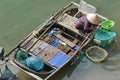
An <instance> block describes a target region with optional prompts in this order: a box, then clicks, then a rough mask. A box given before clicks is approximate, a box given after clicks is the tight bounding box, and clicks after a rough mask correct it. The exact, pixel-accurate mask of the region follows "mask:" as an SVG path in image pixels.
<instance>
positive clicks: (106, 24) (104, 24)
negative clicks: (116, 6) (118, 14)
mask: <svg viewBox="0 0 120 80" xmlns="http://www.w3.org/2000/svg"><path fill="white" fill-rule="evenodd" d="M114 25H115V22H114V21H112V20H107V21H103V22H101V27H102V28H103V29H104V30H108V31H110V30H112V29H113V27H114Z"/></svg>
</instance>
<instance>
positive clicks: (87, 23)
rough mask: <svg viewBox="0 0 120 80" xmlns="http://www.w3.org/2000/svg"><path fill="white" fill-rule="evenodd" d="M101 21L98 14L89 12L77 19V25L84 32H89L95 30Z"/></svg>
mask: <svg viewBox="0 0 120 80" xmlns="http://www.w3.org/2000/svg"><path fill="white" fill-rule="evenodd" d="M99 23H100V20H99V18H98V16H97V15H96V14H93V13H88V14H87V15H84V16H82V17H80V18H79V19H78V20H77V22H76V23H75V24H76V25H75V27H76V28H77V29H78V30H82V31H83V32H84V33H89V32H91V31H93V30H94V29H95V26H97V25H98V24H99Z"/></svg>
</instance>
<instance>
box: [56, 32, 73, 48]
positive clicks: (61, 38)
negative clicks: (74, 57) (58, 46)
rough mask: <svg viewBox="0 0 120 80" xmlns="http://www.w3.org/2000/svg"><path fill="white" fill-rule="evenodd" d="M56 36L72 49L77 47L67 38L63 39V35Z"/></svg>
mask: <svg viewBox="0 0 120 80" xmlns="http://www.w3.org/2000/svg"><path fill="white" fill-rule="evenodd" d="M55 36H56V37H57V38H59V39H60V40H62V41H63V42H65V43H67V45H69V46H70V47H74V46H75V44H74V43H72V42H71V41H69V40H68V39H66V38H65V37H63V36H62V35H60V34H55Z"/></svg>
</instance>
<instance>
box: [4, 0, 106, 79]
mask: <svg viewBox="0 0 120 80" xmlns="http://www.w3.org/2000/svg"><path fill="white" fill-rule="evenodd" d="M96 11H97V9H96V8H95V7H94V6H92V5H90V4H87V3H86V2H85V1H83V0H81V2H80V4H77V3H75V2H70V3H69V4H68V5H67V6H65V7H63V8H62V9H60V10H59V11H58V12H57V13H55V14H54V15H53V16H51V17H50V18H49V19H48V20H47V21H45V23H43V24H41V25H40V26H39V27H37V28H36V29H35V30H34V31H33V32H31V33H30V34H29V35H28V36H27V37H25V38H24V39H23V40H22V41H21V42H20V43H19V44H18V45H17V46H16V47H15V48H14V49H12V50H11V51H10V52H9V53H8V54H7V55H6V56H5V57H7V56H9V55H10V54H14V57H13V58H12V59H11V60H10V62H11V63H12V64H13V65H15V66H17V67H18V68H20V69H21V70H23V71H24V72H25V73H27V74H29V75H30V76H32V77H34V78H35V79H37V80H48V79H49V78H50V77H51V76H53V75H54V74H55V73H56V72H58V71H59V70H60V69H61V68H62V67H64V66H65V65H66V64H67V63H68V62H70V61H71V60H72V59H73V58H74V57H76V56H77V55H78V54H79V53H80V51H81V50H82V49H83V48H84V47H85V46H86V45H87V44H88V43H89V42H90V41H91V40H92V39H93V35H91V33H89V34H87V35H86V34H84V33H82V32H80V31H78V30H77V29H76V28H75V22H76V21H77V20H78V18H79V17H81V16H82V15H85V14H87V13H96ZM96 14H97V15H98V16H99V18H100V20H101V21H103V20H106V19H107V18H105V17H103V16H101V15H99V14H98V13H96Z"/></svg>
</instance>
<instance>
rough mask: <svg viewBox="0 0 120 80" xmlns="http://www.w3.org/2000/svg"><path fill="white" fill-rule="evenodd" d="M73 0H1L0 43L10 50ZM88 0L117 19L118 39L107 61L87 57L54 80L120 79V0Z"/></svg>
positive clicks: (107, 15)
mask: <svg viewBox="0 0 120 80" xmlns="http://www.w3.org/2000/svg"><path fill="white" fill-rule="evenodd" d="M70 1H72V0H0V46H2V47H4V48H5V50H6V53H7V52H9V51H10V50H11V49H12V48H13V46H15V45H16V44H17V43H18V42H19V41H20V40H21V39H23V38H24V37H25V36H26V35H27V34H28V33H30V32H31V31H32V30H33V29H34V28H36V27H37V26H38V25H40V24H41V23H42V22H44V21H45V20H46V19H47V18H48V17H50V14H51V13H54V12H56V11H58V10H59V8H62V7H63V6H65V5H66V4H67V3H69V2H70ZM74 1H75V2H79V0H74ZM86 1H87V2H88V3H90V4H92V5H94V6H96V7H97V9H98V13H100V14H101V15H103V16H106V17H107V18H108V19H112V20H114V21H115V23H116V24H115V27H114V31H115V32H117V37H116V42H115V43H114V44H113V46H111V47H109V49H108V52H109V57H108V60H107V61H105V62H104V63H102V64H94V63H92V62H90V61H89V60H87V59H86V58H84V59H83V62H82V63H78V62H77V63H76V64H74V65H72V66H71V65H69V64H68V65H67V66H65V68H63V69H62V70H61V71H60V72H58V73H57V74H56V75H55V76H54V77H53V78H52V79H51V80H120V38H119V37H120V28H119V24H120V23H119V22H120V20H119V18H120V14H119V13H120V9H119V5H120V0H86ZM20 74H22V73H20ZM25 76H26V75H25ZM23 78H24V77H23ZM23 78H22V79H21V80H32V79H31V78H29V77H28V76H27V77H26V79H23Z"/></svg>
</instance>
